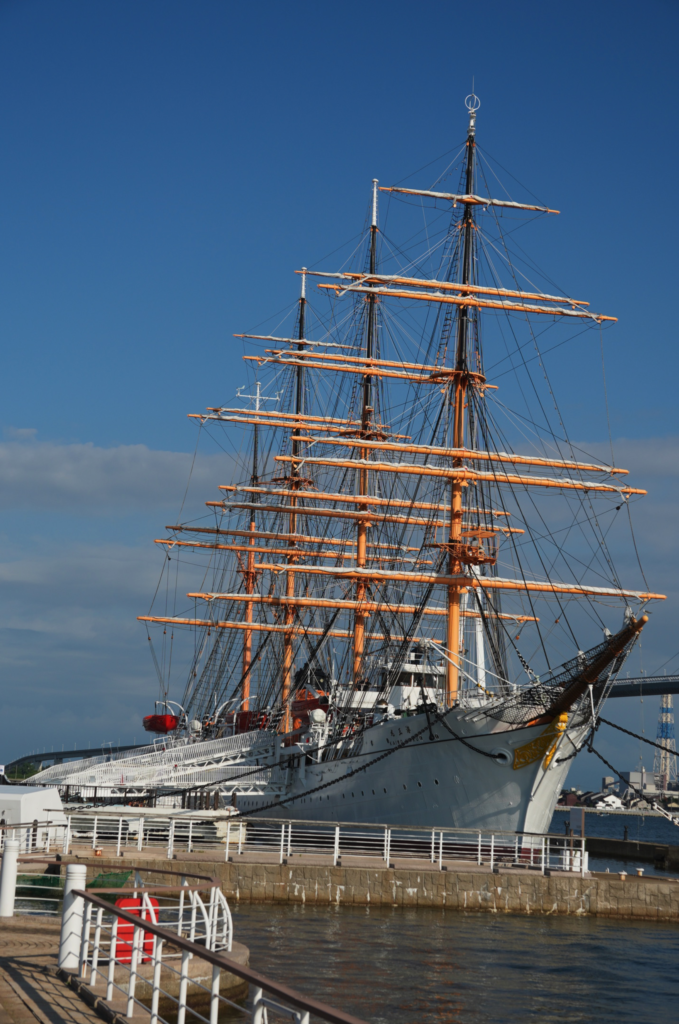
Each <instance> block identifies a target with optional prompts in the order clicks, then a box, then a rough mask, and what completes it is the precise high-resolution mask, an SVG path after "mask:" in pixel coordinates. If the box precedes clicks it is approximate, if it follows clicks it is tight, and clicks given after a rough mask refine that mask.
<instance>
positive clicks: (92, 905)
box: [61, 887, 364, 1024]
mask: <svg viewBox="0 0 679 1024" xmlns="http://www.w3.org/2000/svg"><path fill="white" fill-rule="evenodd" d="M191 891H196V889H195V887H191ZM72 895H73V897H74V899H78V900H81V901H82V903H83V909H82V911H81V915H80V920H79V925H78V927H76V928H75V939H76V940H77V942H78V943H79V958H78V962H77V964H76V965H75V967H76V969H77V974H78V975H79V978H80V981H81V983H82V984H86V985H88V986H89V988H90V990H91V993H92V995H94V996H98V997H99V1002H100V1004H101V1003H102V1002H104V1003H108V1004H109V1006H108V1007H107V1010H108V1011H109V1012H114V1013H115V1012H117V1013H120V1010H121V1008H122V1007H123V1006H124V1014H125V1016H126V1017H127V1018H128V1019H129V1018H132V1017H133V1016H134V1014H135V1010H136V1011H137V1014H139V1011H140V1010H141V1011H142V1013H143V1015H144V1016H145V1017H146V1016H149V1015H150V1024H166V1020H165V1017H163V1016H162V1015H161V1012H160V1010H161V1007H163V1012H165V1013H166V1014H167V1016H168V1017H171V1018H172V1019H174V1020H176V1022H177V1024H194V1022H198V1021H200V1022H201V1024H218V1021H219V1017H220V1013H221V1014H222V1015H224V1014H227V1013H228V1015H229V1017H230V1018H233V1015H234V1014H236V1015H239V1016H240V1017H241V1018H242V1019H243V1020H245V1021H251V1022H252V1024H268V1012H269V1011H270V1012H272V1013H274V1014H276V1015H279V1016H284V1017H287V1018H289V1019H290V1020H292V1021H294V1022H295V1024H309V1021H310V1015H313V1016H314V1017H318V1018H320V1019H321V1020H324V1021H327V1022H328V1024H364V1022H362V1021H360V1020H359V1019H358V1018H356V1017H353V1016H352V1015H351V1014H348V1013H345V1012H344V1011H342V1010H337V1009H334V1008H333V1007H331V1006H328V1005H326V1004H325V1003H322V1002H319V1001H318V1000H316V999H313V998H310V997H308V996H305V995H303V994H302V993H300V992H296V991H295V990H294V989H291V988H289V987H288V986H286V985H281V984H280V983H278V982H276V981H272V980H270V979H269V978H266V977H264V975H262V974H259V973H258V972H257V971H254V970H252V969H251V968H249V967H245V966H243V965H242V964H239V963H237V962H236V961H235V960H233V959H231V958H230V957H229V956H228V953H226V952H224V951H222V952H219V951H216V950H214V949H210V948H209V944H206V945H201V944H198V943H196V942H194V941H192V938H191V937H189V938H186V937H184V936H182V935H181V929H180V927H178V930H177V931H170V930H168V929H167V928H166V927H161V926H160V924H159V921H158V918H159V911H158V909H157V908H156V907H154V905H153V902H152V900H151V899H147V898H143V899H142V900H141V902H140V905H139V907H138V913H137V914H136V915H135V914H132V913H130V912H129V911H127V910H125V909H124V908H122V907H118V906H112V905H111V904H110V903H109V902H107V901H105V900H104V899H102V898H101V897H99V896H97V895H95V894H94V893H92V892H89V891H87V890H85V889H84V888H83V889H80V890H77V889H74V890H72ZM194 906H195V904H194ZM93 914H94V936H92V917H93ZM192 920H193V918H192ZM69 922H70V918H69ZM178 924H179V923H178ZM69 927H70V925H69ZM130 932H131V933H132V934H130ZM121 934H122V935H124V938H121ZM192 934H193V926H192ZM130 940H131V941H130ZM196 961H202V962H203V963H205V964H206V966H207V967H208V968H211V973H210V982H209V985H208V984H203V982H202V981H201V980H199V978H198V977H195V976H194V977H192V976H191V970H190V967H191V963H192V962H193V963H195V962H196ZM144 964H148V965H149V968H150V969H149V968H144ZM223 972H224V973H226V974H230V975H235V976H236V977H237V978H240V979H241V981H242V982H245V983H247V984H248V986H249V989H250V999H249V1000H248V1001H247V1002H246V1003H245V1004H243V1002H242V1000H241V1001H238V1002H236V1001H234V1000H233V999H230V998H228V996H226V995H225V994H223V993H222V992H221V991H220V988H221V980H222V973H223ZM73 973H75V970H74V971H73ZM194 974H195V972H194ZM61 977H64V978H67V977H68V978H69V980H71V981H72V983H73V980H75V984H76V985H77V984H78V981H77V979H72V976H71V975H67V974H66V969H65V965H64V966H62V968H61ZM142 977H143V981H144V983H145V984H144V988H145V991H146V993H147V995H146V997H145V998H143V999H140V998H139V996H138V984H137V983H138V981H139V979H140V978H142ZM189 984H190V986H191V992H190V993H189ZM149 989H150V998H149V996H148V991H149ZM165 1007H167V1009H165ZM201 1011H203V1012H201Z"/></svg>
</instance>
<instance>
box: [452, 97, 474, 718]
mask: <svg viewBox="0 0 679 1024" xmlns="http://www.w3.org/2000/svg"><path fill="white" fill-rule="evenodd" d="M469 99H470V101H471V102H470V103H469V104H468V105H469V128H468V130H467V170H466V191H467V194H471V193H472V192H473V191H474V156H475V147H476V141H475V135H476V110H477V109H478V101H477V99H476V97H475V96H472V97H470V98H469ZM473 209H474V207H473V206H472V205H471V204H468V205H466V206H465V208H464V215H463V218H462V225H461V230H462V261H461V262H462V282H461V283H462V284H463V285H468V284H471V283H472V276H473V267H472V257H473V251H474V217H473V213H472V210H473ZM469 326H470V321H469V307H468V306H460V310H459V314H458V319H457V345H456V353H455V370H456V374H455V377H454V379H453V381H452V382H451V388H452V390H453V394H454V403H453V437H452V446H453V448H464V444H465V436H464V417H465V404H466V398H467V381H468V376H467V374H468V371H469V366H468V360H467V350H468V342H469ZM462 464H463V460H462V459H454V460H453V466H455V467H461V466H462ZM462 486H463V482H462V480H461V479H460V478H456V479H453V481H452V483H451V486H450V529H449V534H448V552H449V556H448V574H449V575H450V576H461V575H462V573H463V572H464V566H463V564H462V562H461V561H460V548H461V546H462ZM465 589H466V588H465V587H462V586H460V584H453V585H451V586H449V587H448V619H447V629H446V647H447V649H448V653H449V655H450V658H449V660H448V663H447V668H446V704H447V705H448V707H451V706H452V705H453V704H454V703H455V702H456V700H457V697H458V691H459V685H460V673H459V665H458V663H459V658H460V647H461V644H460V603H461V602H460V598H461V594H462V591H463V590H465Z"/></svg>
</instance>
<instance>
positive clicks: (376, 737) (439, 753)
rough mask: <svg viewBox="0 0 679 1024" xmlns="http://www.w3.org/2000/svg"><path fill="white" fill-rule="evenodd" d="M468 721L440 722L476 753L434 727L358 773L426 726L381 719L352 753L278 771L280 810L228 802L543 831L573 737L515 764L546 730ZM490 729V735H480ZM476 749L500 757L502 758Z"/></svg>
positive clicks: (317, 815) (278, 813) (348, 816)
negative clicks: (280, 775)
mask: <svg viewBox="0 0 679 1024" xmlns="http://www.w3.org/2000/svg"><path fill="white" fill-rule="evenodd" d="M468 717H469V716H468V714H465V713H464V712H463V711H460V712H459V713H457V714H456V713H455V712H452V713H450V714H449V715H447V716H446V721H447V722H448V723H449V724H450V727H451V729H452V730H453V732H455V733H456V734H457V735H462V736H464V738H465V739H467V741H468V742H469V743H470V744H471V745H472V746H473V747H474V748H477V749H470V747H468V746H465V745H464V744H463V743H461V742H459V741H457V740H455V739H454V737H453V736H451V735H450V733H449V732H448V731H447V730H446V729H445V728H444V726H443V725H441V724H440V723H433V725H432V734H433V736H434V739H433V740H431V739H430V738H429V734H428V730H427V731H425V732H424V733H423V734H422V736H420V737H418V739H416V740H415V741H414V742H412V743H411V744H408V745H407V746H404V747H402V748H400V749H397V750H395V751H393V753H389V754H388V756H387V757H384V758H383V759H382V760H380V761H377V763H375V764H372V765H371V766H370V767H368V768H365V769H363V770H361V769H362V766H363V765H364V764H365V763H366V761H368V762H369V761H371V760H373V759H374V758H375V757H378V756H379V755H380V754H381V753H386V752H387V751H389V750H390V748H391V749H392V750H393V746H394V745H395V744H398V743H401V742H402V741H403V740H404V739H406V738H407V735H408V731H409V730H410V731H411V732H412V733H415V732H418V731H419V730H420V729H422V727H423V725H426V719H425V716H424V715H418V716H414V717H411V718H405V719H397V720H391V721H385V722H382V723H380V724H379V725H377V726H373V727H372V728H370V729H367V730H366V731H365V733H364V734H363V745H362V750H361V751H360V754H359V756H348V757H346V758H342V759H341V760H338V761H326V762H322V763H320V764H306V765H303V766H302V765H300V766H299V767H295V768H291V769H287V770H286V771H285V775H284V776H283V778H282V779H281V782H283V781H284V780H285V781H284V785H283V786H282V787H281V789H282V796H281V804H280V805H279V806H276V807H275V808H272V807H271V804H272V802H273V800H274V799H276V798H277V795H275V794H274V793H273V791H271V790H269V791H268V792H267V791H264V792H262V793H250V794H247V795H246V794H244V795H242V796H241V795H238V796H237V798H236V805H237V807H238V809H239V810H241V811H242V812H243V813H246V814H247V813H252V812H255V813H256V812H257V810H258V808H260V807H261V808H262V813H263V814H265V815H266V814H268V815H270V816H275V817H289V818H291V819H307V820H315V821H342V822H353V821H355V822H357V823H366V824H367V823H383V824H393V825H405V826H407V825H413V826H415V825H421V826H427V827H441V828H450V827H457V828H479V829H483V830H493V831H500V830H506V831H511V832H514V831H518V832H545V831H546V830H547V828H548V827H549V823H550V821H551V818H552V813H553V810H554V806H555V804H556V801H557V798H558V796H559V793H560V792H561V789H562V788H563V785H564V781H565V778H566V775H567V773H568V769H569V767H570V764H571V761H570V760H568V761H566V762H563V761H560V758H563V757H564V756H568V753H571V752H572V751H573V749H574V748H573V742H578V741H580V740H581V736H580V735H578V736H575V735H573V733H572V732H569V734H568V736H564V737H563V738H562V739H561V740H555V741H553V742H551V741H550V742H549V747H548V749H547V751H544V750H543V751H542V753H541V754H540V756H538V757H537V758H536V759H535V760H533V761H531V762H530V763H527V764H524V765H523V766H522V767H515V762H516V758H515V751H516V750H517V748H523V749H524V750H525V748H526V746H527V745H529V744H531V743H533V741H537V743H538V749H542V748H543V747H544V746H545V741H544V739H543V737H544V734H545V725H544V724H542V725H536V726H531V727H529V728H525V727H524V728H518V729H513V730H511V731H507V727H506V726H504V725H501V724H500V723H498V722H495V721H493V720H492V719H488V718H486V717H485V716H483V717H482V718H481V719H480V720H477V722H475V723H474V722H470V721H465V718H468ZM491 729H493V730H496V731H493V732H492V734H490V735H489V733H490V730H491ZM583 735H584V734H583ZM555 743H556V744H557V745H556V746H555V745H554V744H555ZM480 750H481V751H485V753H487V754H489V753H491V752H492V753H501V754H502V760H500V759H493V758H490V757H487V756H484V755H483V754H481V753H479V752H478V751H480ZM549 750H551V752H552V756H551V758H548V754H549ZM300 760H304V755H300ZM547 760H548V762H549V763H548V764H546V762H547ZM354 772H356V774H352V773H354ZM285 776H287V778H285ZM327 783H331V785H328V786H327V788H324V789H321V790H320V791H318V792H310V791H311V790H313V789H314V788H315V787H317V786H325V785H326V784H327Z"/></svg>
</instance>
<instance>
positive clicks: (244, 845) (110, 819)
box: [64, 808, 588, 874]
mask: <svg viewBox="0 0 679 1024" xmlns="http://www.w3.org/2000/svg"><path fill="white" fill-rule="evenodd" d="M67 833H68V834H67V836H65V839H64V842H65V841H66V839H67V840H68V844H69V845H68V847H66V846H64V852H66V850H67V849H68V850H72V851H77V850H78V849H80V848H84V849H86V848H87V847H90V846H91V848H92V849H102V850H103V849H106V848H108V849H110V850H111V851H112V852H113V850H115V853H116V855H117V856H120V855H121V854H122V853H123V852H124V851H125V850H127V849H135V850H139V851H142V850H145V851H153V850H157V852H158V855H159V857H162V858H163V859H165V858H167V859H168V860H172V859H173V858H174V857H179V858H181V856H182V854H186V855H187V856H191V855H192V854H194V853H197V852H198V853H199V852H206V853H207V852H210V851H219V856H220V859H223V860H225V861H228V860H231V859H234V858H235V857H242V856H245V855H250V854H253V855H256V856H258V857H261V858H262V860H263V861H265V862H266V861H271V862H273V863H276V862H278V863H280V864H282V863H284V862H286V861H288V860H289V859H290V858H292V859H293V860H294V859H298V860H299V858H300V857H303V856H308V855H313V856H316V857H318V856H320V857H327V858H328V861H329V862H330V863H332V864H333V865H337V864H338V863H340V862H341V863H344V864H346V863H349V862H350V859H351V858H355V857H360V858H369V859H370V860H371V861H375V862H376V863H377V862H381V863H382V864H387V865H388V864H390V863H393V862H394V861H395V860H400V861H405V862H408V861H410V862H412V861H414V860H423V861H427V862H429V863H431V864H432V865H438V867H439V869H441V868H442V867H443V865H444V863H445V864H451V865H453V864H455V863H456V862H459V863H465V864H474V865H476V866H479V867H480V866H487V867H490V869H491V870H493V869H495V868H496V867H497V866H498V865H506V866H520V867H526V868H532V869H535V870H539V871H541V872H542V873H543V874H544V873H545V871H568V872H577V873H579V874H584V873H585V872H586V871H587V870H588V864H587V861H588V855H587V852H586V840H585V839H584V838H583V837H581V836H562V835H561V836H557V835H551V834H543V835H537V834H534V833H522V832H500V831H496V832H489V831H483V830H480V829H463V828H443V829H441V828H433V829H432V828H425V827H417V826H394V825H370V824H360V825H358V824H355V823H350V822H341V823H335V822H321V821H290V820H289V819H286V820H285V821H283V820H281V819H280V818H278V819H276V818H260V817H247V818H245V817H240V816H239V815H237V814H233V815H219V814H216V815H196V814H193V815H191V814H190V813H187V812H184V811H182V812H178V813H177V814H175V815H162V814H149V813H146V814H145V815H143V816H140V815H139V813H138V811H135V809H133V808H130V813H126V812H125V811H119V810H116V811H105V810H97V813H96V814H88V813H86V812H81V811H70V812H68V829H67Z"/></svg>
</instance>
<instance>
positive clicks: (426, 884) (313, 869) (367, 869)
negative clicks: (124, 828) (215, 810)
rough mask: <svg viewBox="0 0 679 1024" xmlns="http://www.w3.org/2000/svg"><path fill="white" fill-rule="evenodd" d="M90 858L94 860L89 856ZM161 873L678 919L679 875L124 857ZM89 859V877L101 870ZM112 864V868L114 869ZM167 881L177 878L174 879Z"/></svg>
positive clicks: (244, 894) (477, 905) (293, 890)
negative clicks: (495, 871) (583, 875)
mask: <svg viewBox="0 0 679 1024" xmlns="http://www.w3.org/2000/svg"><path fill="white" fill-rule="evenodd" d="M88 860H89V858H88ZM135 860H136V861H137V863H139V864H141V863H143V864H144V866H145V867H149V868H155V869H157V870H159V871H167V870H168V869H169V870H172V871H180V872H181V871H187V872H198V873H200V874H206V875H215V876H216V877H217V878H219V879H220V882H221V885H222V890H223V892H224V894H225V895H226V896H227V898H228V899H229V900H230V901H239V900H242V901H247V902H249V901H253V902H255V901H256V902H267V903H315V904H335V905H351V906H366V905H370V906H389V907H392V906H404V907H448V908H450V909H454V910H466V911H486V912H490V913H514V914H576V915H582V914H591V915H595V916H597V917H621V918H636V919H638V920H654V921H656V920H667V921H679V880H675V879H670V878H663V877H659V876H655V877H653V876H651V877H642V878H640V877H638V876H636V875H635V876H632V875H628V876H627V877H626V878H625V879H624V880H623V879H620V878H619V876H618V875H617V874H610V875H609V874H600V873H596V874H594V873H593V874H592V875H591V876H590V877H587V878H581V877H579V876H578V875H568V874H553V875H552V876H551V877H548V876H543V875H541V874H539V873H537V872H532V871H524V870H521V869H516V870H511V869H510V870H503V871H502V872H501V873H500V874H493V873H492V872H491V871H490V870H485V871H484V870H483V869H479V870H475V869H470V870H452V869H450V868H449V869H448V870H447V871H446V870H444V871H440V870H437V869H431V868H413V867H410V866H397V867H395V868H386V867H384V868H379V867H375V866H362V867H350V866H342V867H332V866H331V865H324V864H294V863H292V864H262V863H252V862H247V861H235V862H232V863H224V862H223V861H213V860H212V859H208V858H207V857H205V855H203V857H201V858H200V859H198V858H196V859H193V858H192V859H188V858H187V859H181V860H179V859H177V860H173V861H167V860H155V859H154V860H150V859H146V858H143V861H142V858H139V859H138V860H137V859H136V858H133V857H127V856H126V857H125V860H124V861H123V860H121V861H120V862H119V864H120V867H121V868H122V867H127V866H128V865H131V864H133V863H135ZM102 866H103V865H101V862H99V864H97V863H96V861H94V862H93V861H92V860H89V864H88V877H91V876H93V875H94V874H96V873H97V872H98V871H99V870H101V867H102ZM109 869H110V868H109ZM167 881H170V879H169V878H167Z"/></svg>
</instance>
